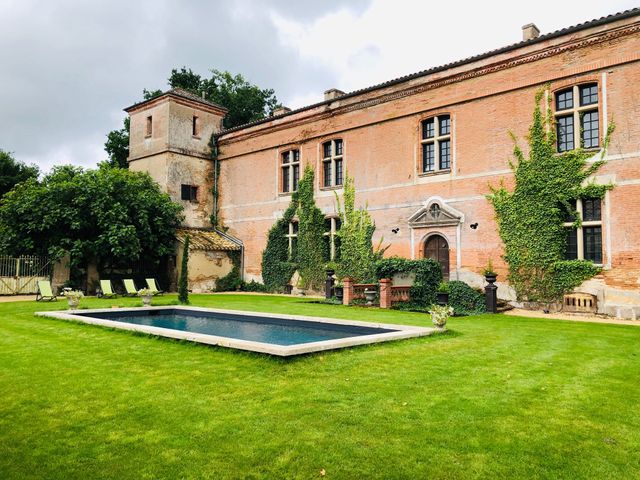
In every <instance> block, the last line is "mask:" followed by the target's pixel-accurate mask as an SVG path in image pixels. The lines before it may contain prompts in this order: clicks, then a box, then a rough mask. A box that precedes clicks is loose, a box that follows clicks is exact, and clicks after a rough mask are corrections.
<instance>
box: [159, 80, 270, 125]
mask: <svg viewBox="0 0 640 480" xmlns="http://www.w3.org/2000/svg"><path fill="white" fill-rule="evenodd" d="M169 86H171V88H182V89H184V90H187V91H189V92H191V93H194V94H196V95H198V96H202V94H204V97H205V98H206V99H207V100H210V101H212V102H214V103H217V104H218V105H221V106H223V107H225V108H227V109H228V110H229V113H227V115H226V117H225V119H224V126H225V128H233V127H237V126H238V125H243V124H245V123H249V122H253V121H256V120H261V119H263V118H265V117H267V116H268V115H270V114H271V113H272V112H273V110H274V109H275V108H276V107H277V106H278V99H277V98H276V96H275V92H274V91H273V90H272V89H261V88H259V87H258V86H256V85H253V84H251V83H249V82H248V81H247V80H246V79H245V78H244V77H243V76H242V75H240V74H237V75H233V74H231V73H229V72H226V71H224V72H223V71H220V70H215V69H213V70H211V77H210V78H202V77H201V76H200V75H198V74H196V73H194V72H193V71H192V70H191V69H187V68H186V67H182V68H181V69H180V70H178V69H175V68H174V69H173V70H171V76H170V77H169Z"/></svg>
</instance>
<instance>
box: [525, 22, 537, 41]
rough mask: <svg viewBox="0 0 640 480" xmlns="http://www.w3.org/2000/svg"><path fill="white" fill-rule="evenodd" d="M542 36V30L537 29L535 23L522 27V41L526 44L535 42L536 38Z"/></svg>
mask: <svg viewBox="0 0 640 480" xmlns="http://www.w3.org/2000/svg"><path fill="white" fill-rule="evenodd" d="M539 36H540V30H539V29H538V27H536V24H535V23H527V24H526V25H524V26H523V27H522V40H523V41H524V42H526V41H527V40H533V39H534V38H538V37H539Z"/></svg>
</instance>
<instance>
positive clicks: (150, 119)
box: [145, 115, 153, 137]
mask: <svg viewBox="0 0 640 480" xmlns="http://www.w3.org/2000/svg"><path fill="white" fill-rule="evenodd" d="M152 134H153V117H152V116H151V115H149V116H148V117H147V130H146V132H145V136H146V137H150V136H151V135H152Z"/></svg>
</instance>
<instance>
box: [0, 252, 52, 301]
mask: <svg viewBox="0 0 640 480" xmlns="http://www.w3.org/2000/svg"><path fill="white" fill-rule="evenodd" d="M52 273H53V262H52V261H51V260H50V259H49V257H40V256H37V255H25V256H22V257H9V256H7V255H0V295H19V294H21V295H27V294H33V293H37V291H38V280H49V279H50V278H51V274H52Z"/></svg>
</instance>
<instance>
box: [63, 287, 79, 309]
mask: <svg viewBox="0 0 640 480" xmlns="http://www.w3.org/2000/svg"><path fill="white" fill-rule="evenodd" d="M64 296H65V298H66V299H67V304H68V305H69V308H70V309H71V310H75V309H76V308H78V305H80V299H81V298H82V297H84V293H82V292H81V291H80V290H69V291H66V292H65V294H64Z"/></svg>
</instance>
